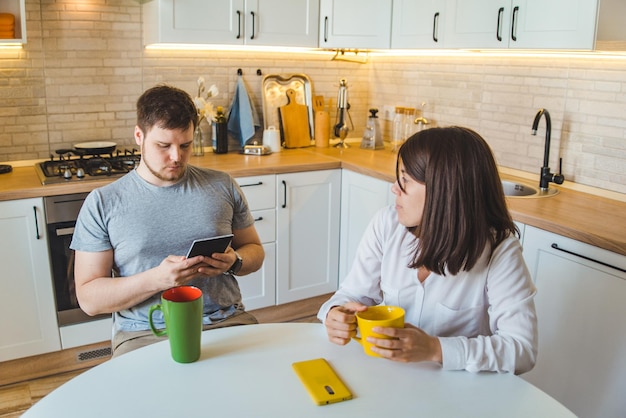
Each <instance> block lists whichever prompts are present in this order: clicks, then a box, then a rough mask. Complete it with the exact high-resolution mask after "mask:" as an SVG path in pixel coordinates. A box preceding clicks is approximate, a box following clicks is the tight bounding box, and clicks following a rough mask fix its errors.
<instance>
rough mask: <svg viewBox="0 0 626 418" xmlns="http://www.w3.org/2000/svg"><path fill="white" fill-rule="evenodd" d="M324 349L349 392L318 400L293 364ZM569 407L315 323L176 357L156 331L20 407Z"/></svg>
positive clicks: (412, 413) (205, 410) (276, 411)
mask: <svg viewBox="0 0 626 418" xmlns="http://www.w3.org/2000/svg"><path fill="white" fill-rule="evenodd" d="M318 357H323V358H325V359H326V360H328V362H329V363H330V364H331V366H332V367H333V368H334V369H335V371H336V372H337V374H338V375H339V376H340V377H341V379H342V380H343V381H344V382H345V383H346V385H347V386H348V387H349V388H350V390H351V391H352V393H353V395H354V399H352V400H348V401H344V402H339V403H335V404H330V405H324V406H317V405H315V404H314V403H313V402H312V400H311V399H310V398H309V395H308V393H307V392H306V390H305V389H304V387H303V386H302V384H301V383H300V381H299V380H298V378H297V376H296V374H295V373H294V372H293V370H292V368H291V364H292V363H293V362H295V361H302V360H309V359H313V358H318ZM317 416H320V417H344V418H345V417H382V416H388V417H394V418H395V417H417V416H423V417H481V418H485V417H509V418H513V417H551V418H557V417H573V416H574V415H573V414H572V413H571V412H570V411H569V410H567V409H566V408H565V407H564V406H563V405H561V404H560V403H558V402H557V401H556V400H554V399H552V398H551V397H550V396H548V395H547V394H545V393H543V392H542V391H541V390H539V389H537V388H536V387H534V386H533V385H531V384H530V383H528V382H526V381H525V380H523V379H521V378H519V377H517V376H514V375H510V374H497V373H478V374H474V373H469V372H466V371H443V370H441V367H440V366H439V365H436V364H431V363H409V364H406V363H396V362H393V361H390V360H386V359H381V358H373V357H369V356H366V355H365V354H364V353H363V350H362V348H361V346H360V345H359V344H358V343H356V342H354V341H353V342H350V343H349V344H348V345H346V346H338V345H335V344H332V343H330V342H329V341H328V339H327V337H326V331H325V329H324V327H323V325H321V324H295V323H288V324H262V325H246V326H236V327H230V328H221V329H215V330H210V331H205V332H204V333H203V334H202V355H201V357H200V359H199V360H198V361H197V362H195V363H189V364H179V363H176V362H174V360H172V358H171V356H170V348H169V342H168V341H163V342H160V343H157V344H153V345H150V346H147V347H144V348H141V349H138V350H136V351H132V352H130V353H127V354H125V355H122V356H120V357H117V358H115V359H112V360H110V361H107V362H105V363H102V364H100V365H99V366H96V367H94V368H92V369H90V370H88V371H86V372H85V373H83V374H81V375H79V376H77V377H75V378H74V379H72V380H70V381H68V382H67V383H65V384H64V385H62V386H60V387H59V388H57V389H56V390H54V391H53V392H51V393H50V394H48V395H47V396H46V397H44V398H43V399H41V400H40V401H39V402H37V403H36V404H35V405H34V406H33V407H32V408H31V409H29V410H28V411H27V412H26V413H25V414H24V415H23V417H24V418H34V417H64V418H71V417H80V418H85V417H90V418H96V417H106V418H112V417H151V418H156V417H246V418H247V417H297V418H303V417H317Z"/></svg>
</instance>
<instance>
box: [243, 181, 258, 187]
mask: <svg viewBox="0 0 626 418" xmlns="http://www.w3.org/2000/svg"><path fill="white" fill-rule="evenodd" d="M262 184H263V182H262V181H260V182H258V183H251V184H240V185H239V187H252V186H260V185H262Z"/></svg>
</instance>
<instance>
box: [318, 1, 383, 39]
mask: <svg viewBox="0 0 626 418" xmlns="http://www.w3.org/2000/svg"><path fill="white" fill-rule="evenodd" d="M391 3H392V0H321V1H320V25H319V32H320V34H319V46H320V48H360V49H374V48H389V46H390V45H391Z"/></svg>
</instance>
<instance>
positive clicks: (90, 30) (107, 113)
mask: <svg viewBox="0 0 626 418" xmlns="http://www.w3.org/2000/svg"><path fill="white" fill-rule="evenodd" d="M140 3H141V2H138V1H136V0H91V1H89V2H86V1H84V0H26V11H27V36H28V43H27V44H26V45H25V46H24V49H22V50H18V51H6V50H0V74H1V77H0V161H14V160H25V159H38V158H47V157H48V156H49V154H50V153H51V152H53V151H54V150H55V149H59V148H64V147H69V146H71V145H72V144H73V143H76V142H80V141H95V140H111V141H115V142H117V143H118V144H120V145H121V146H132V145H133V141H132V129H133V126H134V123H135V120H134V118H135V114H134V105H135V101H136V99H137V97H138V96H139V95H140V94H141V92H142V91H143V90H145V89H146V88H148V87H150V86H152V85H154V84H156V83H160V82H166V83H170V84H173V85H176V86H178V87H180V88H183V89H185V90H186V91H188V92H189V93H191V94H192V95H194V94H195V90H196V80H197V78H198V76H203V77H204V78H205V79H206V82H207V84H209V85H210V84H217V86H218V87H219V89H220V96H219V97H218V98H217V99H216V100H215V103H216V104H218V105H223V106H226V107H228V105H229V104H230V101H231V100H232V97H233V93H234V90H235V84H236V81H237V69H238V68H241V69H242V70H243V73H244V76H243V77H244V81H245V82H246V85H247V87H248V90H249V93H250V95H251V97H252V99H253V100H254V102H255V104H256V107H257V109H258V111H259V113H260V114H261V115H262V99H261V82H262V77H259V76H257V75H256V70H257V69H261V71H262V73H263V74H264V75H266V74H288V73H305V74H307V75H308V76H309V77H310V78H311V79H312V82H313V88H314V93H315V94H321V95H324V96H325V97H326V99H327V100H328V98H331V97H332V98H333V101H334V103H335V104H336V99H337V86H338V80H339V79H340V78H342V77H345V78H347V79H348V82H349V96H350V103H351V105H352V108H351V115H352V118H353V121H354V125H355V128H356V130H355V131H354V132H352V133H351V135H350V136H357V137H358V136H360V135H361V134H362V132H363V127H364V125H365V120H366V118H367V109H368V108H370V107H379V108H381V109H382V107H383V106H385V105H388V106H394V105H411V106H412V107H419V105H420V103H421V102H426V107H425V116H426V117H427V118H428V119H430V120H431V121H432V122H433V124H434V125H436V126H445V125H464V126H468V127H470V128H473V129H475V130H477V131H478V132H479V133H480V134H482V135H483V136H484V137H485V139H487V141H488V142H489V143H490V145H491V146H492V148H493V150H494V153H495V154H496V158H497V160H498V163H499V164H500V165H502V166H505V167H510V168H515V169H520V170H523V171H528V172H530V173H538V171H539V168H540V166H541V164H542V157H543V126H544V124H543V122H542V124H541V129H540V132H539V134H538V136H536V137H534V136H531V135H530V126H531V124H532V120H533V117H534V114H535V113H536V111H537V110H538V109H539V108H541V107H545V108H546V109H548V110H549V111H550V113H551V116H552V147H551V148H552V150H551V158H550V166H551V167H552V169H553V171H554V170H555V169H556V168H557V167H558V158H559V156H560V157H563V172H564V174H565V176H566V178H567V179H568V180H572V181H575V182H577V183H580V184H584V185H589V186H594V187H599V188H604V189H607V190H612V191H616V192H620V193H626V118H625V117H624V115H626V94H625V91H626V71H625V70H626V59H623V58H622V59H610V58H594V59H582V58H567V57H549V58H548V57H516V56H511V57H502V56H499V57H496V56H490V55H488V54H482V55H476V54H474V55H468V56H438V57H382V56H372V57H370V62H369V63H368V64H365V65H360V64H355V63H346V62H339V61H331V60H330V57H331V56H332V55H328V54H304V53H297V54H296V53H290V54H283V53H270V52H264V53H256V52H255V53H253V52H241V51H238V52H233V51H151V50H144V49H143V47H142V41H141V6H140ZM333 120H334V112H331V121H333ZM331 123H332V122H331ZM383 126H384V127H385V130H386V131H387V132H388V131H389V127H388V123H386V122H384V123H383Z"/></svg>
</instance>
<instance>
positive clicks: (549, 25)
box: [445, 0, 598, 49]
mask: <svg viewBox="0 0 626 418" xmlns="http://www.w3.org/2000/svg"><path fill="white" fill-rule="evenodd" d="M597 7H598V1H597V0H571V1H569V0H498V1H494V0H446V19H447V21H446V25H445V40H446V46H447V47H450V48H519V49H593V47H594V39H595V28H596V17H597Z"/></svg>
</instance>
